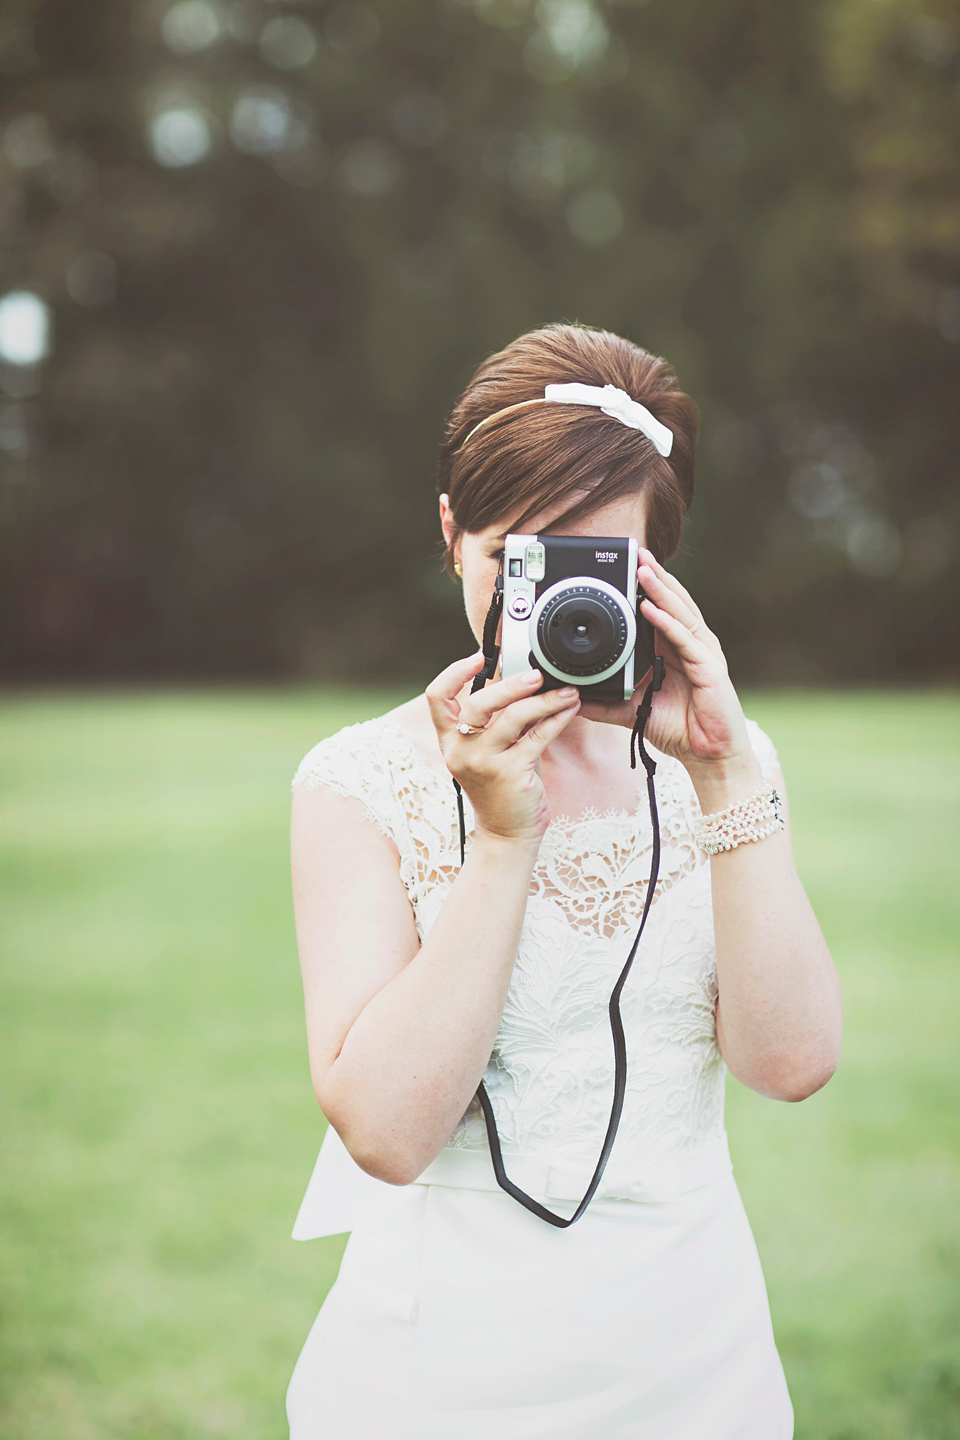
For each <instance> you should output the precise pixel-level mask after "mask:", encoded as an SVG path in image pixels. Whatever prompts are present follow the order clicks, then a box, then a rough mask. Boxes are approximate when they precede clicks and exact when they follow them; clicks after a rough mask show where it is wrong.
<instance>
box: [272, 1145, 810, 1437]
mask: <svg viewBox="0 0 960 1440" xmlns="http://www.w3.org/2000/svg"><path fill="white" fill-rule="evenodd" d="M508 1169H509V1157H508ZM547 1203H548V1204H550V1203H551V1202H550V1201H549V1200H548V1201H547ZM287 1414H288V1417H289V1421H290V1435H291V1440H790V1437H791V1436H792V1435H793V1412H792V1409H791V1405H790V1399H789V1396H788V1394H787V1387H786V1382H785V1380H784V1376H783V1369H782V1367H781V1364H780V1359H779V1356H778V1355H777V1351H776V1347H775V1344H774V1339H773V1332H772V1328H771V1324H770V1312H769V1307H768V1304H767V1296H766V1288H765V1285H764V1281H763V1275H762V1273H761V1269H760V1261H759V1257H758V1255H757V1250H756V1245H755V1244H754V1240H753V1236H752V1234H751V1231H750V1226H749V1223H748V1221H747V1217H746V1215H745V1213H744V1210H743V1205H742V1203H741V1200H740V1196H739V1193H738V1191H737V1187H736V1184H735V1183H734V1180H733V1177H732V1175H729V1174H726V1175H724V1176H723V1177H722V1178H719V1179H714V1180H713V1181H711V1183H708V1184H706V1185H703V1186H701V1187H700V1188H698V1189H694V1190H689V1191H687V1192H686V1193H684V1194H681V1195H679V1196H678V1197H677V1198H674V1199H671V1200H667V1201H662V1202H654V1203H639V1204H638V1203H635V1202H633V1201H630V1200H618V1199H609V1198H606V1199H598V1200H595V1201H594V1203H593V1204H592V1205H591V1207H590V1209H589V1210H588V1211H587V1213H586V1214H585V1215H584V1216H583V1218H582V1219H581V1220H579V1221H578V1222H577V1224H576V1225H574V1226H572V1227H571V1228H570V1229H569V1230H558V1229H555V1228H554V1227H552V1226H550V1225H547V1224H545V1223H544V1222H543V1221H541V1220H538V1219H536V1217H535V1216H533V1215H531V1214H529V1213H528V1212H527V1211H526V1210H524V1209H523V1208H522V1207H521V1206H520V1205H518V1204H517V1203H516V1201H514V1200H512V1199H510V1197H509V1196H507V1195H505V1194H503V1193H502V1192H501V1191H490V1190H478V1189H472V1188H471V1189H468V1188H458V1187H456V1186H453V1185H450V1184H449V1183H447V1184H431V1183H426V1184H424V1183H418V1184H414V1185H410V1186H407V1187H406V1188H404V1189H394V1190H386V1191H384V1193H381V1194H378V1195H377V1197H376V1199H375V1200H374V1201H373V1203H372V1204H370V1206H369V1207H368V1208H367V1209H366V1211H365V1213H363V1215H362V1216H361V1218H360V1220H359V1223H358V1225H357V1228H356V1229H355V1230H354V1231H353V1233H352V1235H351V1237H350V1240H349V1242H348V1244H347V1249H346V1252H345V1254H344V1258H343V1264H342V1266H341V1270H340V1275H339V1278H338V1279H337V1281H336V1283H335V1285H334V1286H333V1288H332V1290H331V1291H330V1294H329V1296H328V1297H327V1300H326V1302H325V1304H324V1306H323V1308H322V1309H321V1311H320V1314H319V1316H318V1317H317V1320H316V1322H315V1324H314V1326H313V1329H312V1330H311V1331H310V1334H309V1337H308V1339H307V1342H306V1345H305V1346H304V1348H303V1352H302V1354H301V1355H300V1359H299V1360H298V1362H297V1366H296V1369H295V1371H294V1374H293V1378H292V1380H291V1382H290V1388H289V1391H288V1393H287Z"/></svg>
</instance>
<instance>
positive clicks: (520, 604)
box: [507, 595, 533, 620]
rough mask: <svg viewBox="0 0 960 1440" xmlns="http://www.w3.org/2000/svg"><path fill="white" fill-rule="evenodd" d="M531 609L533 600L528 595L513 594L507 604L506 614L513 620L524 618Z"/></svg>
mask: <svg viewBox="0 0 960 1440" xmlns="http://www.w3.org/2000/svg"><path fill="white" fill-rule="evenodd" d="M532 609H533V601H532V600H531V599H530V596H529V595H515V596H514V597H513V599H512V600H511V601H510V604H509V605H508V606H507V614H508V615H510V616H511V618H512V619H514V620H526V618H527V616H528V615H529V614H530V611H531V610H532Z"/></svg>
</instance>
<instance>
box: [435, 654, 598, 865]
mask: <svg viewBox="0 0 960 1440" xmlns="http://www.w3.org/2000/svg"><path fill="white" fill-rule="evenodd" d="M482 665H483V655H482V653H481V654H477V655H471V656H470V657H469V659H467V660H457V661H456V662H455V663H454V664H453V665H448V666H447V668H446V670H443V671H442V672H441V673H440V674H439V675H438V676H437V678H436V680H434V681H433V682H432V684H430V685H428V686H427V690H426V698H427V704H428V705H429V707H430V717H431V719H432V720H433V723H434V727H435V728H436V732H437V739H438V740H439V742H440V749H441V751H442V753H443V758H444V760H445V762H446V765H447V769H448V770H449V771H450V774H451V775H452V776H453V777H454V779H455V780H457V781H459V783H460V784H461V785H462V787H463V789H464V791H465V792H466V794H467V795H468V796H469V798H470V803H471V805H472V806H473V810H474V814H475V815H476V821H477V831H478V832H481V831H483V832H485V833H487V834H489V835H496V836H499V837H501V838H502V839H507V840H525V841H534V842H536V843H537V844H539V842H540V839H541V837H542V836H543V833H544V831H545V830H546V828H547V826H548V825H549V823H550V806H549V803H548V801H547V796H546V792H545V790H544V788H543V778H542V775H541V772H540V756H541V755H542V754H543V752H544V750H545V749H546V747H547V746H548V745H549V744H550V742H551V740H554V739H555V738H556V737H557V736H558V735H559V734H560V732H561V730H563V729H564V727H565V726H566V725H568V724H569V723H570V721H571V720H572V719H573V717H574V716H575V715H576V713H577V711H578V710H579V709H580V696H579V693H578V692H577V690H575V689H574V688H573V687H572V686H567V687H566V688H565V689H563V690H548V691H547V692H546V693H545V694H542V695H538V694H537V693H536V692H537V691H538V690H539V688H540V686H541V685H542V684H543V676H542V675H541V673H540V671H539V670H528V671H527V672H526V673H525V674H523V675H514V676H511V678H510V679H509V680H498V681H497V682H496V683H495V684H488V685H486V686H485V687H484V688H483V689H482V690H478V691H477V693H476V694H475V695H468V696H466V697H463V698H461V697H462V692H463V690H464V688H465V687H466V686H467V685H469V683H470V681H471V680H472V679H473V677H474V676H475V675H476V674H478V672H479V671H480V668H481V666H482ZM460 723H466V724H468V725H472V726H475V727H476V729H477V730H478V731H480V730H482V733H479V734H475V735H463V734H461V733H460V731H459V730H458V729H457V726H458V724H460Z"/></svg>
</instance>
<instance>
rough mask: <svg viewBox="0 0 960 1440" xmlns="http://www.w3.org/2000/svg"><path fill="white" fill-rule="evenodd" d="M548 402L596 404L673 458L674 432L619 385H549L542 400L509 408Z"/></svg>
mask: <svg viewBox="0 0 960 1440" xmlns="http://www.w3.org/2000/svg"><path fill="white" fill-rule="evenodd" d="M546 400H550V401H555V402H556V403H557V404H560V405H596V406H597V407H598V408H599V409H600V410H602V412H603V414H604V415H611V416H612V417H613V419H614V420H619V421H620V423H621V425H626V426H628V428H629V429H631V430H639V431H641V433H642V434H644V435H646V437H647V439H648V440H650V441H651V442H652V443H653V445H654V448H655V449H656V450H657V451H658V452H659V454H661V455H664V456H666V455H669V454H670V451H671V450H672V449H673V431H672V430H668V429H667V427H666V425H661V424H660V421H659V420H658V419H657V418H656V416H655V415H651V414H650V411H649V410H648V409H647V407H646V405H641V404H640V401H639V400H631V398H630V396H629V395H628V394H627V392H626V391H625V390H620V389H618V388H617V386H616V385H580V384H577V383H574V384H572V385H548V386H547V387H546V389H545V390H544V392H543V398H542V399H540V398H538V399H536V400H521V401H519V402H518V405H517V406H514V405H508V406H507V410H514V409H517V408H519V405H542V404H543V403H544V401H546ZM505 414H506V410H497V411H495V412H494V415H505ZM494 415H487V416H485V418H484V419H483V420H481V421H480V424H479V425H474V427H473V429H472V430H471V431H470V434H469V435H468V436H467V438H466V440H464V442H463V444H464V445H466V443H467V440H469V439H471V437H472V436H474V435H476V433H477V431H478V430H479V429H480V426H481V425H486V423H487V421H488V420H492V419H493V418H494ZM462 448H463V446H461V449H462Z"/></svg>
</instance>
